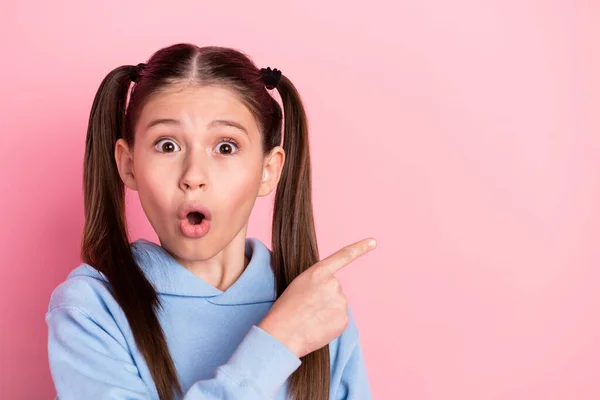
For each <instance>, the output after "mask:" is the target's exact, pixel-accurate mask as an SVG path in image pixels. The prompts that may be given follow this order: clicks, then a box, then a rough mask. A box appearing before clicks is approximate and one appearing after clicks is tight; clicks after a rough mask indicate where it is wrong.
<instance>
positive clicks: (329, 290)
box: [258, 239, 376, 358]
mask: <svg viewBox="0 0 600 400" xmlns="http://www.w3.org/2000/svg"><path fill="white" fill-rule="evenodd" d="M370 243H371V245H370ZM375 247H376V242H375V240H374V239H364V240H361V241H359V242H356V243H354V244H352V245H350V246H347V247H344V248H343V249H341V250H339V251H337V252H336V253H334V254H332V255H331V256H329V257H327V258H325V259H323V260H321V261H319V262H318V263H316V264H315V265H313V266H311V267H310V268H308V269H307V270H306V271H304V272H302V273H301V274H300V275H298V276H297V277H296V278H295V279H294V280H293V281H292V282H291V283H290V285H289V286H288V287H287V288H286V289H285V291H284V292H283V293H282V294H281V296H280V297H279V298H278V299H277V301H275V303H274V304H273V306H272V307H271V309H270V310H269V312H268V314H267V315H266V316H265V318H264V319H263V320H262V321H261V323H260V324H259V325H258V326H259V327H260V328H261V329H263V330H264V331H266V332H267V333H269V334H270V335H271V336H273V337H275V338H276V339H277V340H279V341H280V342H281V343H283V344H284V345H285V346H286V347H287V348H289V349H290V350H291V351H292V352H293V353H294V354H296V356H297V357H298V358H300V357H303V356H305V355H306V354H309V353H312V352H313V351H315V350H318V349H320V348H322V347H323V346H325V345H327V344H328V343H329V342H331V341H332V340H333V339H335V338H336V337H338V336H340V335H341V334H342V332H344V330H345V329H346V328H347V326H348V319H349V317H348V305H347V300H346V297H345V296H344V294H343V293H342V288H341V286H340V283H339V281H338V280H337V278H336V277H335V276H334V275H333V274H334V273H336V272H337V271H339V270H340V269H342V268H343V267H345V266H346V265H348V264H350V263H351V262H352V261H354V260H356V259H357V258H358V257H360V256H362V255H363V254H365V253H367V252H369V251H371V250H373V249H374V248H375Z"/></svg>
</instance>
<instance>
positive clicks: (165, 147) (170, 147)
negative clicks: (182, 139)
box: [154, 139, 181, 153]
mask: <svg viewBox="0 0 600 400" xmlns="http://www.w3.org/2000/svg"><path fill="white" fill-rule="evenodd" d="M154 147H156V149H157V150H158V151H160V152H161V153H173V152H174V151H178V150H181V149H180V148H179V146H178V145H177V144H176V143H175V142H174V141H172V140H171V139H160V140H159V141H158V142H156V144H155V146H154Z"/></svg>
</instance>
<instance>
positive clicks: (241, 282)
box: [67, 238, 276, 305]
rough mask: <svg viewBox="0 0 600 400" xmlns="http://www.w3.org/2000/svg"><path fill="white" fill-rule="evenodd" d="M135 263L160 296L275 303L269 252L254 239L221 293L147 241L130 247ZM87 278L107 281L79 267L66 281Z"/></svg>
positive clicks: (227, 302)
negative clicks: (244, 263) (232, 279)
mask: <svg viewBox="0 0 600 400" xmlns="http://www.w3.org/2000/svg"><path fill="white" fill-rule="evenodd" d="M131 251H132V254H133V257H134V259H135V260H136V262H137V263H138V265H139V266H140V268H141V269H142V271H143V272H144V274H145V275H146V277H147V278H148V280H149V281H150V282H151V283H152V285H153V286H154V289H155V290H156V291H157V292H158V293H159V294H161V295H167V296H183V297H203V298H206V300H207V301H209V302H210V303H213V304H219V305H241V304H256V303H264V302H273V301H275V299H276V292H275V277H274V275H273V270H272V268H271V252H270V251H269V249H268V248H267V247H266V246H265V245H264V244H263V243H262V242H261V241H260V240H258V239H256V238H246V246H245V249H244V252H245V255H246V257H247V258H248V259H249V260H250V262H249V264H248V266H247V267H246V269H245V270H244V272H243V273H242V275H241V276H240V277H239V278H238V279H237V280H236V281H235V282H234V283H233V285H231V286H230V287H229V288H228V289H227V290H226V291H221V290H219V289H217V288H215V287H214V286H212V285H211V284H209V283H208V282H206V281H204V280H203V279H202V278H199V277H197V276H196V275H194V274H193V273H191V272H190V271H188V270H187V269H186V268H185V267H184V266H183V265H181V264H180V263H179V262H178V261H177V260H176V259H175V258H173V256H171V254H169V253H168V252H167V251H166V250H165V249H163V248H162V247H161V246H160V245H158V244H156V243H153V242H150V241H149V240H146V239H138V240H136V241H135V242H133V243H131ZM77 276H88V277H92V278H95V279H100V280H103V281H107V279H106V277H105V276H104V274H102V273H101V272H99V271H98V270H96V269H95V268H93V267H92V266H90V265H88V264H82V265H80V266H79V267H78V268H76V269H75V270H74V271H73V272H71V273H70V274H69V276H68V278H67V279H69V278H74V277H77Z"/></svg>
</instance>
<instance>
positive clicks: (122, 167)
mask: <svg viewBox="0 0 600 400" xmlns="http://www.w3.org/2000/svg"><path fill="white" fill-rule="evenodd" d="M115 161H116V163H117V169H118V170H119V175H120V176H121V180H122V181H123V183H124V184H125V186H127V187H128V188H129V189H131V190H136V191H137V184H136V182H135V174H134V171H133V152H132V151H131V150H130V149H129V146H128V145H127V142H126V141H125V139H122V138H121V139H119V140H117V143H116V144H115Z"/></svg>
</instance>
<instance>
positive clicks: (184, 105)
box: [136, 85, 258, 131]
mask: <svg viewBox="0 0 600 400" xmlns="http://www.w3.org/2000/svg"><path fill="white" fill-rule="evenodd" d="M163 118H164V119H176V120H179V121H180V122H181V124H183V125H190V126H196V125H207V124H209V123H210V122H211V121H213V120H219V119H225V120H232V121H235V122H238V123H239V124H241V125H243V126H244V127H245V128H246V130H248V131H258V125H257V123H256V120H255V118H254V116H253V115H252V113H251V112H250V110H249V109H248V107H246V105H245V104H244V103H243V102H242V100H241V99H240V97H239V96H238V95H237V94H236V93H235V92H234V91H233V90H231V89H228V88H226V87H223V86H215V85H210V86H208V85H206V86H199V85H185V86H182V85H178V86H174V85H171V86H168V87H166V88H165V89H163V90H161V91H159V92H157V93H155V94H154V95H152V96H151V97H150V98H149V99H148V101H147V102H146V104H145V105H144V106H143V108H142V110H141V113H140V116H139V119H138V121H137V124H136V125H137V127H138V128H142V129H143V127H145V126H146V125H147V124H148V123H149V122H150V121H152V120H154V119H163Z"/></svg>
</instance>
